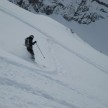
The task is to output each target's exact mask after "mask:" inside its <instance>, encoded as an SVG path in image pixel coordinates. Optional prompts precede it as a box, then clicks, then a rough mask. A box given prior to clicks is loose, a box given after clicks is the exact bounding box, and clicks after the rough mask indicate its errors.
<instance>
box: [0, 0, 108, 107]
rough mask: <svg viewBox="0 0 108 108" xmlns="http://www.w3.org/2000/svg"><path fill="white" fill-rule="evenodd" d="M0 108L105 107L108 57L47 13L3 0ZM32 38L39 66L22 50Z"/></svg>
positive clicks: (0, 8)
mask: <svg viewBox="0 0 108 108" xmlns="http://www.w3.org/2000/svg"><path fill="white" fill-rule="evenodd" d="M0 34H1V35H0V108H107V107H108V86H107V83H108V57H107V56H105V55H103V54H102V53H100V52H98V51H96V50H95V49H93V48H92V47H90V46H89V45H88V44H87V43H85V42H84V41H82V40H81V39H80V38H79V37H78V36H77V35H76V34H75V33H73V34H72V33H71V31H70V29H68V28H67V27H65V26H63V25H61V24H59V23H58V22H56V21H54V20H52V19H51V18H48V17H46V16H43V15H35V14H32V13H29V12H28V11H25V10H23V9H21V8H19V7H17V6H15V5H14V4H11V3H9V2H8V1H7V0H1V1H0ZM31 34H33V35H34V36H35V39H34V40H37V44H38V45H39V47H40V49H41V50H42V52H43V54H44V55H45V59H44V58H43V57H42V55H41V53H40V52H39V50H38V48H37V46H36V45H35V46H34V52H35V58H36V62H37V63H34V62H33V61H32V60H31V59H30V55H29V54H28V52H27V51H26V48H25V46H24V39H25V38H26V37H27V36H29V35H31Z"/></svg>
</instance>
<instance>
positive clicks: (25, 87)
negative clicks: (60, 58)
mask: <svg viewBox="0 0 108 108" xmlns="http://www.w3.org/2000/svg"><path fill="white" fill-rule="evenodd" d="M0 62H1V63H3V64H5V66H4V65H3V66H1V64H0V68H1V69H4V70H5V69H6V70H7V73H8V71H10V72H12V71H14V69H12V68H11V65H13V66H15V67H18V68H23V69H26V70H27V71H23V73H25V75H26V74H27V73H28V74H32V75H33V76H35V77H39V76H40V77H41V78H44V79H47V80H48V81H49V82H53V84H55V85H58V86H61V87H63V88H65V89H67V90H69V91H71V92H73V93H74V94H77V95H79V96H81V97H82V96H83V97H85V98H87V99H90V100H95V101H97V102H98V101H99V100H98V99H97V98H96V97H93V96H92V97H91V96H90V95H88V94H87V93H85V92H81V91H79V90H78V89H75V88H72V87H71V86H69V85H68V84H66V83H64V82H62V81H60V80H58V79H55V78H53V77H51V76H48V75H47V74H46V71H44V70H43V71H42V70H38V69H33V68H30V67H27V66H25V65H22V64H19V63H17V62H13V61H10V60H7V59H6V58H3V57H0ZM6 67H7V68H6ZM9 68H10V69H9ZM4 70H3V71H4ZM18 70H19V69H18ZM29 70H30V71H29ZM19 71H20V70H19ZM31 72H32V73H31ZM13 73H14V74H15V73H16V72H13ZM10 76H11V75H10ZM20 78H21V76H20ZM0 85H3V86H5V85H6V86H11V87H15V88H16V89H17V88H18V89H21V90H25V91H26V92H29V93H32V94H33V95H38V96H41V97H43V98H45V99H48V100H51V101H53V102H56V103H59V104H61V105H64V106H66V107H68V108H77V107H76V106H74V105H72V104H71V103H69V102H67V101H66V100H63V99H58V98H56V97H54V96H52V95H50V94H48V93H46V92H44V91H42V90H39V88H37V89H36V88H32V87H31V86H30V85H27V84H22V83H18V82H17V81H15V80H11V79H9V78H8V75H5V76H4V77H0ZM103 106H104V105H103Z"/></svg>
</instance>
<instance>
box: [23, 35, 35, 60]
mask: <svg viewBox="0 0 108 108" xmlns="http://www.w3.org/2000/svg"><path fill="white" fill-rule="evenodd" d="M33 39H34V36H33V35H30V36H29V37H27V38H26V39H25V46H26V48H27V51H28V52H29V53H30V54H31V55H32V58H33V59H34V51H33V45H34V44H35V43H37V41H34V42H33Z"/></svg>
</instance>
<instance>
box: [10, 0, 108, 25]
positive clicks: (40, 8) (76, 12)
mask: <svg viewBox="0 0 108 108" xmlns="http://www.w3.org/2000/svg"><path fill="white" fill-rule="evenodd" d="M9 1H11V2H13V3H15V4H17V5H19V6H20V7H22V8H24V9H26V10H29V11H32V12H34V13H39V12H41V13H45V14H46V15H52V14H56V15H61V16H62V17H63V18H64V19H66V20H67V21H73V20H74V21H77V22H78V23H79V24H90V23H92V22H95V21H96V20H99V19H105V18H108V1H107V0H9Z"/></svg>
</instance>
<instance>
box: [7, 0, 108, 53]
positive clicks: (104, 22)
mask: <svg viewBox="0 0 108 108" xmlns="http://www.w3.org/2000/svg"><path fill="white" fill-rule="evenodd" d="M9 1H11V2H13V3H15V4H17V5H18V6H20V7H22V8H24V9H26V10H29V11H31V12H33V13H38V14H45V15H48V16H49V17H51V18H53V19H55V20H56V21H58V22H60V23H61V24H63V25H65V26H66V27H68V28H70V29H71V31H72V32H75V33H77V34H78V35H79V36H80V38H82V39H83V40H85V41H86V42H87V43H89V44H90V45H91V46H92V47H94V48H95V49H97V50H98V51H100V52H102V53H104V54H106V55H108V48H107V46H108V30H107V28H108V0H9Z"/></svg>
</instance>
